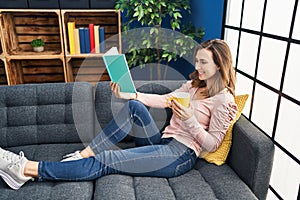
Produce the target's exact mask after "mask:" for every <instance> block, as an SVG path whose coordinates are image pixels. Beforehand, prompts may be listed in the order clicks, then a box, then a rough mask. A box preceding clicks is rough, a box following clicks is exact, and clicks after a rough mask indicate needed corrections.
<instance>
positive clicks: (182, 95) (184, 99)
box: [166, 92, 190, 108]
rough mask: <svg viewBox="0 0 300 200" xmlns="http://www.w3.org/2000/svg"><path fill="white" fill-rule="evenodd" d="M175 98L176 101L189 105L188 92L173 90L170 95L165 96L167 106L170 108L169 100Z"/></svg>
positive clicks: (185, 105)
mask: <svg viewBox="0 0 300 200" xmlns="http://www.w3.org/2000/svg"><path fill="white" fill-rule="evenodd" d="M172 100H176V101H177V102H178V103H180V104H181V105H183V106H184V107H189V105H190V93H188V92H175V93H172V96H171V97H169V98H167V102H166V103H167V106H168V107H169V108H171V105H170V101H172Z"/></svg>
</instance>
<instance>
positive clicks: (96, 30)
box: [94, 25, 100, 53]
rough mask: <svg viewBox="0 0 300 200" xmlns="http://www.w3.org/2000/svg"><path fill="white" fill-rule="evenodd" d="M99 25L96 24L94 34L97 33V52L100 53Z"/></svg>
mask: <svg viewBox="0 0 300 200" xmlns="http://www.w3.org/2000/svg"><path fill="white" fill-rule="evenodd" d="M99 28H100V26H99V25H94V35H95V53H100V42H99V41H100V38H99Z"/></svg>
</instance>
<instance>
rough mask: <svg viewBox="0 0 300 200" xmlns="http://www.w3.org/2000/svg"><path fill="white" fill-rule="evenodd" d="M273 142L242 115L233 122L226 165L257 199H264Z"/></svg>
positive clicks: (266, 190) (270, 169)
mask: <svg viewBox="0 0 300 200" xmlns="http://www.w3.org/2000/svg"><path fill="white" fill-rule="evenodd" d="M273 157H274V144H273V142H272V141H271V139H270V138H268V137H267V136H266V135H264V134H263V133H262V132H261V131H260V130H259V129H258V128H257V127H255V126H254V125H253V124H252V123H251V122H250V121H249V120H248V119H247V118H245V117H244V116H243V115H242V116H241V117H240V119H239V120H238V121H237V122H236V123H235V125H234V127H233V133H232V147H231V150H230V153H229V157H228V159H227V163H228V165H230V166H231V168H232V169H233V170H234V171H235V172H236V173H237V174H238V176H239V177H240V178H241V179H242V180H243V181H244V182H245V183H246V184H247V185H248V186H249V188H250V189H251V190H252V191H253V193H254V194H255V195H256V196H257V197H258V199H265V198H266V196H267V192H268V187H269V182H270V176H271V171H272V166H273Z"/></svg>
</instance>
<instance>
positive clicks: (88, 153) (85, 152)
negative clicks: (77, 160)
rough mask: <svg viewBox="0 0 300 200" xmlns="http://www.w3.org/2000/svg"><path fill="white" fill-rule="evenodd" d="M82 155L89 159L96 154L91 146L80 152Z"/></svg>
mask: <svg viewBox="0 0 300 200" xmlns="http://www.w3.org/2000/svg"><path fill="white" fill-rule="evenodd" d="M80 155H81V156H82V157H83V158H89V157H91V156H95V153H94V152H93V150H92V149H91V148H90V146H87V147H86V148H85V149H83V150H82V151H81V152H80Z"/></svg>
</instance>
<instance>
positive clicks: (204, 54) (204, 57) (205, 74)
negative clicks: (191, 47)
mask: <svg viewBox="0 0 300 200" xmlns="http://www.w3.org/2000/svg"><path fill="white" fill-rule="evenodd" d="M195 69H196V70H197V71H198V74H199V79H200V80H208V79H210V78H211V77H213V76H214V75H215V74H216V72H217V71H218V70H219V67H218V66H217V65H216V64H215V63H214V61H213V58H212V52H211V51H209V50H206V49H200V50H198V52H197V53H196V58H195Z"/></svg>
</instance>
